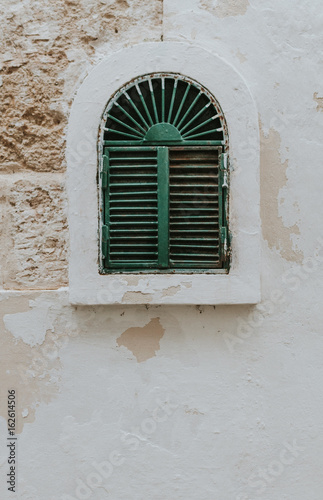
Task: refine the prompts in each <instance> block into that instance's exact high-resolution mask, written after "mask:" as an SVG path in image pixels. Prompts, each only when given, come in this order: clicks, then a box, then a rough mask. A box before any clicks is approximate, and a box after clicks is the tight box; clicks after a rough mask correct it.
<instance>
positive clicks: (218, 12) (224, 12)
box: [200, 0, 249, 18]
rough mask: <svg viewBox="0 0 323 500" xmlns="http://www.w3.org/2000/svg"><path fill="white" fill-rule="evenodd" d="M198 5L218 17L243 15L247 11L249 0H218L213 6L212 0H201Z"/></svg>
mask: <svg viewBox="0 0 323 500" xmlns="http://www.w3.org/2000/svg"><path fill="white" fill-rule="evenodd" d="M200 6H201V8H202V9H205V10H207V11H208V12H211V13H212V14H214V15H215V16H216V17H220V18H221V17H222V18H223V17H228V16H243V15H244V14H245V13H246V12H247V9H248V6H249V0H218V2H217V4H216V6H215V7H214V0H202V1H201V4H200Z"/></svg>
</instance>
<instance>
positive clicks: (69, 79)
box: [0, 0, 323, 500]
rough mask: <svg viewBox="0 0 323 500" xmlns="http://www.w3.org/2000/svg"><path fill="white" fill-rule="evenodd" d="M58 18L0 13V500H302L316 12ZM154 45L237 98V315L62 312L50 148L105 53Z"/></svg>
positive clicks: (192, 310)
mask: <svg viewBox="0 0 323 500" xmlns="http://www.w3.org/2000/svg"><path fill="white" fill-rule="evenodd" d="M63 4H64V3H63V2H58V3H56V4H55V6H52V7H51V6H48V5H47V4H46V5H45V4H44V3H43V2H41V3H40V4H37V5H36V4H33V5H32V6H31V5H29V3H27V2H25V1H24V2H21V3H19V4H18V3H16V4H15V3H10V5H9V3H8V5H7V6H6V8H2V10H3V14H2V15H3V17H4V20H5V26H6V29H7V31H6V33H7V39H6V40H5V41H4V45H5V49H6V50H5V56H4V57H3V65H2V68H3V69H2V73H3V87H2V88H3V91H4V95H5V100H4V103H5V104H6V103H8V111H6V113H7V114H5V115H4V116H5V118H4V119H3V123H4V125H6V127H5V132H4V135H3V137H4V139H5V140H4V141H3V144H4V147H7V150H6V151H4V153H2V150H1V151H0V154H1V158H2V167H1V174H0V175H1V185H2V186H3V188H2V191H3V193H2V197H1V207H3V211H2V214H1V221H2V222H1V224H2V236H1V242H2V244H1V286H2V289H1V293H0V299H1V300H0V308H1V316H0V317H1V320H2V321H1V365H0V366H1V382H2V383H1V415H2V417H1V418H0V426H1V431H2V432H1V436H2V437H1V442H0V473H1V481H0V497H1V498H3V499H6V500H7V499H9V498H10V499H11V498H16V499H19V500H20V499H21V500H75V499H78V500H82V499H93V500H105V499H113V500H129V499H131V500H151V499H154V500H175V499H176V500H177V499H178V500H179V499H183V500H184V499H185V500H214V499H221V500H256V499H261V500H276V499H279V500H283V499H286V500H290V499H293V500H304V499H309V500H321V499H322V491H323V479H322V472H321V471H322V466H323V453H322V440H323V438H322V435H323V433H322V431H323V428H322V427H323V424H322V411H323V403H322V401H323V399H322V382H321V381H322V377H323V366H322V360H321V358H322V355H321V351H322V348H323V338H322V319H323V318H322V316H323V314H322V307H321V302H322V285H321V283H322V275H323V230H321V224H320V219H321V217H320V213H321V207H322V202H321V186H322V184H323V171H322V169H321V158H322V152H323V151H322V150H323V146H322V133H321V130H322V121H323V88H322V81H323V78H322V77H323V75H322V72H323V70H322V55H321V44H322V33H321V31H322V30H321V26H322V18H323V14H322V9H321V2H319V0H315V1H312V2H310V1H305V0H293V1H292V0H283V1H282V0H281V1H278V0H250V1H248V0H240V1H237V0H235V1H234V0H227V1H224V0H218V1H216V0H185V1H184V0H176V1H172V2H171V1H170V0H164V2H163V13H162V12H161V4H160V2H151V3H149V2H139V1H134V0H132V1H131V2H130V1H129V2H128V3H127V2H126V1H122V2H100V3H99V2H97V1H96V0H91V2H87V3H86V4H85V3H84V5H83V2H82V3H80V4H77V5H76V4H73V2H71V3H70V4H69V5H68V6H67V7H66V6H65V4H64V5H63ZM64 9H66V10H64ZM97 14H98V15H97ZM96 15H97V17H95V16H96ZM73 16H74V17H73ZM85 19H86V21H87V22H85ZM103 19H104V23H106V24H100V23H101V22H102V23H103V21H102V20H103ZM19 26H22V27H21V28H19ZM10 30H11V31H10ZM21 30H22V31H21ZM115 30H117V32H116V31H115ZM9 35H10V36H13V37H14V39H15V40H16V44H15V52H14V46H13V45H10V42H9V41H8V40H10V37H9ZM161 36H162V37H163V40H165V41H188V42H194V43H195V44H196V45H200V46H201V47H204V48H205V49H206V50H209V51H211V52H214V53H215V54H219V55H221V57H223V58H224V59H225V60H226V61H227V63H228V64H231V65H233V66H234V68H235V70H236V71H238V72H240V74H241V77H242V78H244V80H245V82H246V85H247V86H248V87H249V89H250V91H251V94H252V95H253V98H254V99H255V101H256V105H257V108H258V111H259V123H260V130H261V141H260V145H261V172H260V188H261V221H262V253H261V288H262V290H261V292H262V302H261V303H260V304H259V305H257V306H243V305H240V306H215V307H213V306H155V305H148V306H145V305H135V304H134V305H131V306H129V305H127V306H125V305H116V306H71V305H70V303H69V298H68V281H67V257H66V254H67V252H68V244H69V243H68V236H67V226H66V219H65V216H66V213H67V201H68V200H67V197H66V193H65V190H64V186H65V181H66V172H65V163H64V159H63V158H62V157H61V156H60V150H61V149H62V150H63V148H64V143H63V141H64V133H65V131H66V123H67V117H68V113H69V109H70V106H71V102H72V100H73V96H74V93H75V91H77V89H78V88H79V86H80V82H81V80H82V79H83V78H84V77H85V76H86V75H87V74H88V73H89V72H90V70H91V67H92V66H93V65H94V64H96V63H97V62H98V61H99V60H100V59H102V58H103V57H104V56H106V55H107V54H111V53H112V52H113V51H114V50H117V49H119V48H122V47H125V46H127V45H132V44H134V43H138V42H145V41H159V40H160V39H161ZM31 37H34V38H33V39H32V38H31ZM32 40H36V42H33V44H32ZM39 40H40V41H39ZM43 40H45V41H43ZM46 40H47V41H46ZM41 44H47V45H46V46H45V48H44V46H43V45H41ZM35 47H36V48H35ZM46 58H48V59H46ZM51 58H53V60H51ZM55 58H56V59H55ZM46 61H47V63H46ZM46 64H48V65H47V66H46ZM55 71H56V73H55ZM19 78H20V80H19ZM55 83H57V84H58V85H56V86H55ZM10 85H11V86H10ZM23 85H25V87H24V86H23ZM42 85H43V87H46V91H47V94H46V96H45V97H42V98H40V97H39V92H38V90H37V89H38V87H39V88H41V86H42ZM33 89H34V90H33ZM23 92H24V94H23ZM15 96H16V100H17V102H18V103H19V106H18V107H19V108H20V111H19V109H18V108H17V111H15V110H16V107H15V106H16V103H15V99H14V97H15ZM46 99H47V100H46ZM104 104H105V103H103V106H104ZM46 106H47V108H46V109H47V110H48V117H47V118H46V119H45V118H44V116H45V115H46V113H45V111H44V109H45V107H46ZM6 109H7V108H6ZM37 110H38V111H37ZM50 110H52V111H53V110H56V111H55V113H59V115H55V117H56V118H55V120H56V121H55V120H54V121H53V122H51V121H50V119H52V118H50V117H52V116H53V115H51V113H50ZM46 112H47V111H46ZM15 113H16V114H15ZM19 113H20V115H21V116H20V115H19ZM37 113H38V114H37ZM46 116H47V115H46ZM37 117H38V118H37ZM36 118H37V119H36ZM42 120H43V121H42ZM60 120H61V122H60ZM17 124H18V125H17ZM10 127H11V128H10ZM11 131H12V132H11ZM45 132H46V133H45ZM10 134H11V135H10ZM19 134H20V135H19ZM39 137H41V140H42V143H43V144H46V147H44V149H43V152H42V154H39V155H38V152H39V148H38V147H37V148H36V147H34V145H35V143H36V144H38V143H37V140H39ZM24 141H25V142H24ZM28 141H29V142H28ZM46 141H47V142H46ZM60 141H61V142H60ZM52 143H53V144H54V146H53V145H52ZM57 144H58V146H57ZM39 147H40V146H39ZM55 148H56V149H55ZM26 151H27V152H28V155H26V156H24V154H25V153H24V152H26ZM51 162H52V163H51ZM240 175H243V172H240ZM50 229H52V231H50V234H49V232H48V231H49V230H50ZM52 233H54V234H52ZM174 293H176V290H174ZM11 388H15V389H16V391H17V404H18V406H17V417H18V429H17V437H18V440H17V443H18V445H17V446H18V455H17V456H18V463H17V468H18V487H17V492H16V493H11V492H8V491H7V485H6V474H7V472H8V463H7V457H8V450H7V447H6V438H7V431H6V426H7V424H6V422H7V408H6V401H7V400H6V394H7V390H8V389H11Z"/></svg>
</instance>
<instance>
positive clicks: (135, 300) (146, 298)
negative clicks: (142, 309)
mask: <svg viewBox="0 0 323 500" xmlns="http://www.w3.org/2000/svg"><path fill="white" fill-rule="evenodd" d="M122 300H123V302H128V301H129V302H130V301H131V303H132V304H142V303H143V302H144V303H145V304H148V303H149V302H151V301H152V300H153V296H152V294H151V293H143V292H139V291H138V292H126V293H125V294H124V295H123V297H122Z"/></svg>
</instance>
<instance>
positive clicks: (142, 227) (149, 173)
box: [101, 147, 158, 270]
mask: <svg viewBox="0 0 323 500" xmlns="http://www.w3.org/2000/svg"><path fill="white" fill-rule="evenodd" d="M101 175H102V188H103V192H104V196H103V211H104V225H103V228H102V253H103V258H104V267H105V268H109V269H116V270H131V269H147V268H156V267H157V266H158V179H157V148H155V147H135V148H105V151H104V158H103V172H102V174H101Z"/></svg>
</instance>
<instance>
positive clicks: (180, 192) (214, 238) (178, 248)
mask: <svg viewBox="0 0 323 500" xmlns="http://www.w3.org/2000/svg"><path fill="white" fill-rule="evenodd" d="M224 158H225V155H223V154H222V148H221V147H215V146H213V147H212V146H210V147H209V146H203V147H182V146H177V147H171V146H170V147H166V146H156V147H155V146H151V147H108V148H105V154H104V158H103V170H102V172H101V177H102V181H101V184H102V189H103V193H104V196H103V212H104V217H103V218H104V224H103V227H102V254H103V259H104V267H105V269H106V270H112V271H113V270H118V271H122V270H124V271H130V270H145V269H147V270H148V269H155V270H162V269H164V270H166V269H169V270H173V271H175V270H176V269H179V270H184V269H187V270H194V269H204V270H208V269H221V268H224V267H225V264H226V262H225V254H226V240H227V232H226V231H227V230H226V213H225V212H226V198H227V196H226V194H227V193H226V188H227V185H226V166H225V162H224Z"/></svg>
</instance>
